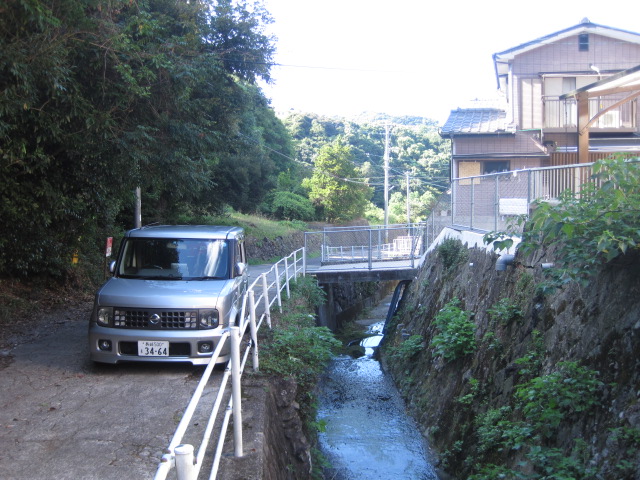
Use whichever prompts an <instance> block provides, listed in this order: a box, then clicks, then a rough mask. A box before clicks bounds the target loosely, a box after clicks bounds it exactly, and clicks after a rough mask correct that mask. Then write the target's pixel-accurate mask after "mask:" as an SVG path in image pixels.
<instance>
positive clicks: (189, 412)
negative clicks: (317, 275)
mask: <svg viewBox="0 0 640 480" xmlns="http://www.w3.org/2000/svg"><path fill="white" fill-rule="evenodd" d="M304 262H305V255H304V248H300V249H298V250H296V251H294V252H293V253H291V254H290V255H288V256H286V257H284V258H282V259H281V260H280V261H278V262H276V263H275V264H273V266H272V267H271V268H270V269H269V270H268V271H267V272H265V273H262V274H261V275H259V276H258V277H257V278H256V279H255V280H254V281H253V282H252V283H251V284H250V285H249V287H248V288H247V292H246V294H245V295H244V296H243V299H242V307H241V315H240V322H239V325H233V326H231V327H229V328H228V329H227V330H226V331H225V332H224V334H223V335H222V337H221V339H220V342H219V343H218V345H217V347H216V349H215V351H214V352H213V355H212V357H211V361H210V362H209V364H208V365H207V367H206V368H205V370H204V372H203V374H202V377H201V379H200V381H199V382H198V385H197V387H196V389H195V391H194V394H193V396H192V398H191V400H190V401H189V404H188V405H187V407H186V409H185V411H184V413H183V415H182V419H181V420H180V423H179V424H178V427H177V428H176V430H175V433H174V435H173V437H172V439H171V441H170V443H169V446H168V447H167V450H166V452H167V453H166V454H165V455H163V457H162V460H161V462H160V464H159V465H158V469H157V470H156V474H155V477H154V480H165V479H166V478H167V477H168V475H169V473H170V472H171V471H172V470H173V469H175V478H176V479H177V480H196V479H198V478H199V475H200V472H201V469H202V466H203V464H204V461H205V455H207V454H208V453H209V454H211V453H213V456H212V458H213V460H212V465H211V471H210V474H209V477H208V478H209V479H210V480H215V478H216V477H217V474H218V468H219V465H220V459H221V458H222V450H223V446H224V442H225V439H226V436H227V430H228V426H229V421H230V419H231V416H232V415H233V429H234V431H233V444H234V455H235V456H236V457H241V456H243V449H242V425H243V422H242V400H241V399H242V396H241V376H242V373H243V371H244V368H245V365H246V362H247V359H248V357H249V354H250V353H252V367H253V369H254V370H256V371H257V370H258V369H259V355H258V335H257V333H258V330H259V329H260V327H261V326H262V324H263V323H264V322H265V321H266V323H267V324H268V326H269V328H270V327H271V309H272V308H274V306H276V305H277V307H278V308H280V310H281V309H282V297H283V295H286V296H287V297H289V296H290V294H291V290H290V285H291V281H294V280H295V279H296V278H297V277H298V276H301V275H304V271H305V267H304ZM247 328H249V330H250V333H249V339H248V341H247V343H246V347H245V350H244V352H241V346H240V342H241V339H242V338H244V336H245V333H246V331H247ZM227 341H228V342H230V347H231V359H230V360H229V363H228V365H227V368H226V369H225V371H224V373H223V375H222V377H218V376H214V377H212V373H213V370H214V366H215V362H216V359H217V358H218V356H219V355H220V352H221V351H222V348H223V347H224V345H225V343H226V342H227ZM229 379H231V392H230V395H229V391H228V388H227V387H228V383H229ZM216 382H217V385H215V383H216ZM210 383H211V384H210ZM216 387H217V394H216V397H215V399H214V400H213V405H212V406H211V409H210V411H209V412H207V411H206V410H205V409H206V408H208V406H203V402H202V398H203V394H204V392H205V390H206V389H207V388H209V389H215V388H216ZM226 398H228V400H227V406H226V410H225V412H224V414H223V415H220V406H221V405H222V402H223V401H224V400H225V399H226ZM234 405H236V406H237V407H234ZM196 413H197V414H198V415H199V416H205V414H206V416H207V418H206V419H205V420H206V427H205V428H204V431H198V432H195V433H194V432H190V431H189V427H192V426H193V425H194V422H193V421H192V420H193V417H194V415H195V414H196ZM220 417H221V418H220ZM199 418H200V417H199ZM196 423H197V424H199V423H200V422H196ZM216 429H217V431H218V432H219V433H218V438H217V444H216V448H215V451H214V452H211V449H210V448H209V445H210V442H211V437H212V433H213V432H214V430H216ZM198 436H200V441H199V446H198V450H197V452H195V453H194V450H195V449H194V447H193V445H192V444H189V443H183V441H184V440H185V439H188V440H189V441H192V442H193V441H194V440H198Z"/></svg>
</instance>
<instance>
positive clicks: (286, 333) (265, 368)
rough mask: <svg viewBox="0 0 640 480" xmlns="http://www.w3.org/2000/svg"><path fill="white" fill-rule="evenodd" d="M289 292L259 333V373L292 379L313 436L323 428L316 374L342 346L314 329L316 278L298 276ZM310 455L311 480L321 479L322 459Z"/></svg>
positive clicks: (319, 294)
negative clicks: (318, 412)
mask: <svg viewBox="0 0 640 480" xmlns="http://www.w3.org/2000/svg"><path fill="white" fill-rule="evenodd" d="M290 291H291V296H290V297H289V298H288V299H286V300H284V301H283V305H282V310H283V313H282V314H279V313H277V312H274V314H272V327H273V328H272V329H270V330H266V331H264V330H262V331H261V332H262V336H263V338H262V339H261V340H260V345H261V351H262V355H261V357H260V358H261V363H260V371H261V373H263V374H265V373H266V374H269V375H276V376H280V377H290V378H293V379H294V380H295V382H296V384H297V387H298V390H297V396H296V401H297V402H298V404H299V405H300V413H301V417H302V420H303V422H304V424H305V427H306V429H307V432H308V433H309V435H316V434H317V432H319V431H322V429H323V428H324V425H323V423H322V422H317V421H316V399H315V395H314V393H313V391H314V388H315V385H316V384H317V382H318V378H319V375H320V374H321V373H322V372H323V371H324V370H325V368H326V367H327V365H328V363H329V360H330V359H331V358H332V357H333V356H334V354H335V352H337V351H338V350H339V349H340V347H341V346H342V343H341V342H340V341H339V340H337V339H336V338H335V336H334V335H333V333H332V332H331V331H330V330H329V329H328V328H326V327H317V326H316V321H315V313H316V309H317V307H319V306H320V305H322V303H324V301H325V295H324V291H323V290H322V289H321V288H320V287H319V286H318V284H317V282H316V280H315V278H313V277H298V278H297V279H296V281H295V282H293V283H292V284H291V290H290ZM312 455H313V456H314V461H313V465H314V472H313V478H322V477H321V473H320V470H321V466H322V464H323V462H324V461H325V460H324V457H323V456H322V453H321V452H320V451H319V450H318V449H315V448H314V449H312Z"/></svg>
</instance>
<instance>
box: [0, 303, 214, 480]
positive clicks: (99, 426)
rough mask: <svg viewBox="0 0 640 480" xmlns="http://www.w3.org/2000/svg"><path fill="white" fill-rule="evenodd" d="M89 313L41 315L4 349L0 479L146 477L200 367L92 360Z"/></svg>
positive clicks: (81, 309) (0, 376)
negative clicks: (103, 363) (109, 363)
mask: <svg viewBox="0 0 640 480" xmlns="http://www.w3.org/2000/svg"><path fill="white" fill-rule="evenodd" d="M90 309H91V305H90V303H84V304H82V305H80V306H77V307H75V308H74V309H72V310H64V311H58V312H55V313H51V314H49V315H46V316H45V318H43V321H39V322H37V323H38V325H39V326H38V327H37V330H36V331H34V332H32V333H31V334H30V335H28V336H26V337H24V338H23V339H22V341H19V342H18V344H17V345H15V346H14V347H13V348H5V349H4V350H3V352H2V353H3V356H4V361H3V365H5V368H3V369H2V370H0V429H1V430H0V445H1V448H0V478H2V479H6V480H8V479H16V480H17V479H50V478H56V479H74V480H78V479H101V480H107V479H124V478H127V479H129V478H131V479H133V478H135V479H145V478H153V475H154V474H155V469H156V467H157V464H158V462H159V460H160V457H161V456H162V452H163V450H164V449H165V448H166V446H167V445H168V443H169V440H170V438H171V435H172V434H173V432H174V430H175V427H176V425H177V422H178V421H179V419H180V417H181V415H182V411H183V409H184V407H185V406H186V404H187V402H188V400H189V398H190V397H191V394H192V392H193V390H194V388H195V386H196V384H197V381H198V379H199V376H200V375H199V374H200V372H202V367H199V368H196V367H191V366H188V365H181V366H175V365H162V366H149V365H131V364H129V365H118V366H94V365H93V364H92V363H91V362H90V361H89V359H88V351H87V326H88V318H89V312H90Z"/></svg>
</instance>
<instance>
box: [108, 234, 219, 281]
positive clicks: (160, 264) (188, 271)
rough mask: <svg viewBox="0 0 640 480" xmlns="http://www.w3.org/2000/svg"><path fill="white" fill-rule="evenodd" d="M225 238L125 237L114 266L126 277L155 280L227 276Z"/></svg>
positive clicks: (119, 274)
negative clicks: (117, 261)
mask: <svg viewBox="0 0 640 480" xmlns="http://www.w3.org/2000/svg"><path fill="white" fill-rule="evenodd" d="M227 248H228V247H227V242H226V241H225V240H201V239H167V238H128V239H126V241H125V245H124V249H123V254H122V257H121V260H120V264H119V265H118V268H117V275H118V276H121V277H126V278H145V279H157V280H176V279H183V280H188V279H208V278H220V279H224V278H228V276H229V254H228V252H227Z"/></svg>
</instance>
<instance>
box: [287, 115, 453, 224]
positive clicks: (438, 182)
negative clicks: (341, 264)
mask: <svg viewBox="0 0 640 480" xmlns="http://www.w3.org/2000/svg"><path fill="white" fill-rule="evenodd" d="M283 121H284V123H285V125H286V126H287V129H288V131H289V133H290V135H291V137H292V139H293V142H294V144H295V148H296V160H297V161H298V164H299V165H302V166H305V165H307V166H309V167H311V166H313V164H314V161H315V160H316V158H317V156H318V155H319V152H320V150H321V149H322V148H323V147H325V146H326V145H328V144H332V143H334V142H336V141H340V142H342V143H343V144H345V145H347V146H349V147H350V156H351V158H352V162H353V164H354V166H355V169H356V170H355V173H354V175H355V176H354V177H352V178H350V180H352V181H361V182H365V183H366V184H367V185H368V186H370V187H372V188H373V194H372V197H371V202H372V203H370V204H369V207H367V210H366V212H365V215H366V217H367V219H369V220H370V221H372V222H374V223H382V221H383V211H382V209H383V207H384V151H385V128H386V127H385V126H388V128H389V133H390V134H389V147H390V148H389V150H390V152H389V171H388V178H389V188H390V195H389V219H390V223H402V222H405V221H406V218H407V217H406V203H407V202H406V187H407V183H406V174H407V172H408V173H409V191H410V194H409V203H410V209H411V218H412V221H418V220H421V219H425V218H426V217H427V216H428V214H429V212H430V209H431V206H432V205H433V203H434V201H435V199H436V198H437V196H438V195H439V194H440V193H441V192H443V191H444V190H446V189H447V188H448V184H449V161H450V147H449V144H448V143H447V142H446V141H445V140H443V139H442V138H441V137H440V135H439V134H438V130H437V125H436V123H435V122H433V121H431V120H428V119H426V118H421V117H398V118H393V117H388V116H383V115H379V116H369V117H366V116H362V117H360V118H356V119H351V120H346V119H339V118H327V117H322V116H318V115H314V114H302V113H292V114H289V115H288V116H286V117H285V118H284V119H283ZM299 172H300V174H301V175H306V176H308V175H309V174H308V173H307V172H306V171H305V170H300V171H299ZM353 185H355V183H353V182H352V186H353Z"/></svg>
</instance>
